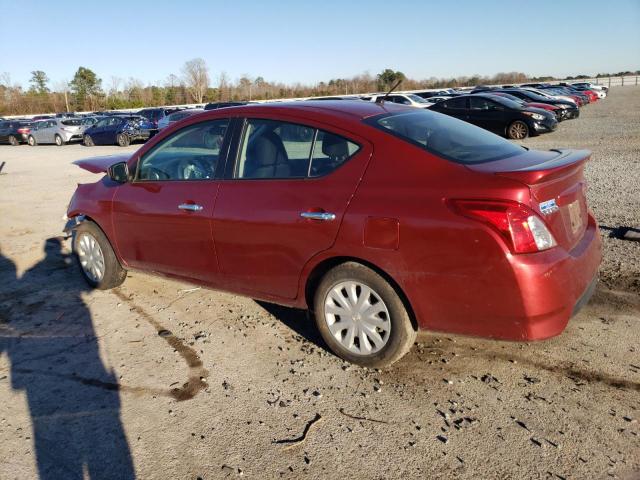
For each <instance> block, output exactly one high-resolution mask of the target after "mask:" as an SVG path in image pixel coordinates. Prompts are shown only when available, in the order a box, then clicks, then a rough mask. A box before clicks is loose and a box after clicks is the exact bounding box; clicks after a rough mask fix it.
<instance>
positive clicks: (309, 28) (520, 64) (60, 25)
mask: <svg viewBox="0 0 640 480" xmlns="http://www.w3.org/2000/svg"><path fill="white" fill-rule="evenodd" d="M19 4H20V5H19V6H18V5H16V4H15V3H14V2H13V1H12V0H0V9H1V11H3V12H7V11H11V12H12V14H11V15H1V16H0V74H1V73H3V72H8V73H9V74H10V75H11V79H12V80H13V81H14V82H18V83H21V84H23V85H25V86H26V85H27V82H28V80H29V78H30V72H31V71H32V70H36V69H38V70H44V71H45V72H46V73H47V75H48V76H49V78H50V79H51V81H52V83H53V84H55V83H56V82H57V81H60V80H70V79H71V78H72V77H73V74H74V72H75V71H76V70H77V68H78V67H79V66H80V65H82V66H85V67H88V68H91V69H92V70H94V71H95V72H96V73H97V74H98V76H99V77H100V78H102V80H103V85H104V86H105V87H106V86H108V85H109V82H110V79H111V77H114V76H115V77H121V78H123V79H128V78H130V77H133V78H137V79H140V80H142V82H143V83H145V84H146V83H149V82H162V81H164V80H165V79H166V77H167V76H168V75H169V74H170V73H175V74H179V73H180V69H181V67H182V65H183V63H184V62H185V61H186V60H188V59H191V58H194V57H202V58H204V59H205V61H206V62H207V64H208V66H209V69H210V73H211V77H212V79H213V82H214V83H215V82H216V79H217V77H218V75H219V73H220V72H221V71H225V72H226V73H227V74H228V76H229V77H230V78H231V79H237V78H239V77H240V76H241V75H243V74H248V75H250V76H251V77H256V76H262V77H263V78H265V79H266V80H270V81H282V82H286V83H295V82H301V83H317V82H319V81H322V80H329V79H331V78H338V77H350V76H353V75H356V74H359V73H362V72H365V71H368V72H370V73H371V74H376V73H379V72H380V71H381V70H383V69H384V68H387V67H389V68H393V69H395V70H400V71H402V72H404V73H405V74H406V75H407V76H409V77H412V78H416V79H420V78H428V77H431V76H435V77H449V76H459V75H472V74H481V75H491V74H494V73H497V72H506V71H522V72H525V73H528V74H531V75H543V74H551V75H556V76H565V75H569V74H578V73H585V74H595V73H598V72H617V71H622V70H637V69H640V0H616V1H606V0H597V1H591V0H582V1H577V0H563V1H557V0H556V1H551V0H533V1H531V2H514V1H491V0H485V1H462V0H460V1H456V0H449V1H447V2H428V1H425V0H422V1H420V0H418V1H401V0H394V1H377V0H368V1H366V2H364V1H351V2H349V1H345V0H342V1H334V0H322V1H314V2H309V1H304V0H297V1H289V0H281V1H268V0H264V1H250V0H245V1H242V2H240V1H235V2H230V1H225V2H223V1H204V0H202V1H199V0H183V1H182V2H176V1H168V0H156V1H145V0H138V1H135V2H134V1H131V0H130V1H127V2H125V1H120V0H109V1H105V0H84V1H75V0H58V1H57V2H54V3H52V2H49V1H35V0H21V1H20V2H19Z"/></svg>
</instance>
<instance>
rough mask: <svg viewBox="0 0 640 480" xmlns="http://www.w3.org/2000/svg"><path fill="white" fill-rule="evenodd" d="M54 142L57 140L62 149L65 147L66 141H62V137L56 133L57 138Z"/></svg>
mask: <svg viewBox="0 0 640 480" xmlns="http://www.w3.org/2000/svg"><path fill="white" fill-rule="evenodd" d="M54 140H55V142H56V145H57V146H59V147H61V146H62V145H64V140H62V137H61V136H60V135H58V134H57V133H56V136H55V138H54Z"/></svg>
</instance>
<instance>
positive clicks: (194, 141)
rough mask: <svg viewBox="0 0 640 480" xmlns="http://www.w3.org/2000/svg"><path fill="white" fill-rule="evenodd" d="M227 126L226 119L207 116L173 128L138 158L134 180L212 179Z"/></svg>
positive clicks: (227, 121)
mask: <svg viewBox="0 0 640 480" xmlns="http://www.w3.org/2000/svg"><path fill="white" fill-rule="evenodd" d="M228 126H229V120H228V119H221V120H211V121H208V122H201V123H197V124H195V125H190V126H188V127H185V128H183V129H182V130H179V131H177V132H175V133H174V134H173V135H171V136H169V137H167V138H166V139H164V140H163V141H162V142H160V143H159V144H158V145H156V146H155V147H154V148H153V149H152V150H150V151H149V152H147V153H146V154H145V155H144V156H143V157H142V158H141V159H140V162H139V168H138V172H137V180H140V181H165V180H207V179H212V178H213V177H214V174H215V170H216V166H217V164H218V159H219V157H220V151H221V148H222V144H223V141H224V137H225V134H226V131H227V127H228Z"/></svg>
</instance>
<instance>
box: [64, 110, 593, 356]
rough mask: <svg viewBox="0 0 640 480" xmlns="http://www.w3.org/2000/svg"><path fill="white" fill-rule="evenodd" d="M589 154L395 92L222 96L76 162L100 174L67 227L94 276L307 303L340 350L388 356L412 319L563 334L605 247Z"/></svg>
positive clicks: (103, 283) (403, 348)
mask: <svg viewBox="0 0 640 480" xmlns="http://www.w3.org/2000/svg"><path fill="white" fill-rule="evenodd" d="M589 155H590V154H589V152H587V151H572V150H551V151H532V150H527V149H525V148H523V147H521V146H519V145H516V144H513V143H510V142H509V141H507V140H504V139H502V138H500V137H498V136H496V135H493V134H491V133H488V132H487V131H485V130H483V129H480V128H477V127H475V126H473V125H470V124H468V123H466V122H462V121H459V120H456V119H454V118H451V117H449V116H445V115H441V114H438V113H436V112H430V111H428V110H423V109H411V108H407V107H403V106H400V105H395V104H390V103H382V104H380V103H378V104H376V103H372V102H362V101H315V102H314V101H308V102H292V103H282V104H264V105H251V106H244V107H236V108H228V109H221V110H215V111H211V112H206V113H203V114H199V115H194V116H192V117H189V118H187V119H185V120H183V121H181V122H178V123H176V124H175V125H174V126H172V127H170V128H167V129H166V130H165V131H163V132H162V133H160V134H159V135H157V136H156V137H154V138H153V139H152V140H151V141H149V142H148V143H147V144H146V145H144V146H143V147H142V148H141V149H140V150H138V151H137V152H135V153H134V154H133V155H131V156H130V157H128V158H127V157H120V158H119V159H118V158H117V157H102V158H95V159H87V160H81V161H79V162H77V163H78V164H79V165H80V166H81V167H83V168H86V169H88V170H90V171H93V172H96V173H99V172H106V173H107V175H105V176H104V177H103V178H101V179H100V180H99V181H98V182H96V183H91V184H83V185H79V186H78V189H77V190H76V192H75V194H74V195H73V198H72V200H71V203H70V205H69V209H68V212H67V215H68V217H69V219H70V221H69V224H68V225H67V230H68V231H71V230H73V233H74V235H73V237H74V242H73V244H74V251H75V252H76V255H77V258H78V261H79V264H80V266H81V271H82V273H83V275H84V277H85V278H86V280H87V281H88V282H89V284H90V285H92V286H93V287H95V288H100V289H108V288H113V287H116V286H118V285H120V284H121V283H122V282H123V281H124V279H125V277H126V270H128V269H138V270H143V271H148V272H155V273H159V274H163V275H167V276H171V277H175V278H179V279H183V280H186V281H189V282H193V283H197V284H201V285H205V286H208V287H211V288H215V289H220V290H226V291H230V292H234V293H239V294H243V295H247V296H251V297H253V298H259V299H263V300H266V301H269V302H275V303H279V304H283V305H290V306H294V307H301V308H308V309H310V310H312V311H313V312H314V314H315V319H316V324H317V327H318V329H319V331H320V332H321V334H322V336H323V338H324V340H325V341H326V343H327V344H328V346H329V347H330V348H331V349H332V350H333V351H334V352H335V353H336V354H337V355H339V356H341V357H343V358H345V359H347V360H349V361H352V362H354V363H358V364H360V365H365V366H370V367H372V366H376V367H379V366H384V365H388V364H390V363H392V362H394V361H396V360H398V359H399V358H401V357H402V356H403V355H404V354H405V353H406V352H407V351H408V350H409V349H410V347H411V345H412V344H413V342H414V339H415V335H416V331H417V330H418V329H427V330H440V331H447V332H456V333H462V334H469V335H479V336H488V337H494V338H501V339H509V340H533V339H543V338H547V337H551V336H554V335H558V334H559V333H561V332H562V331H563V329H564V328H565V326H566V325H567V322H568V321H569V318H570V317H571V316H572V315H573V314H574V313H575V312H576V310H577V309H578V308H579V307H580V306H581V305H582V304H584V303H585V302H586V301H587V300H588V298H589V296H590V295H591V293H592V292H593V289H594V286H595V278H596V274H597V270H598V266H599V264H600V260H601V254H600V240H599V235H598V227H597V224H596V220H595V218H594V216H593V214H592V213H591V212H590V211H589V210H588V208H587V203H586V199H585V180H584V177H583V167H584V164H585V162H586V161H587V159H588V158H589Z"/></svg>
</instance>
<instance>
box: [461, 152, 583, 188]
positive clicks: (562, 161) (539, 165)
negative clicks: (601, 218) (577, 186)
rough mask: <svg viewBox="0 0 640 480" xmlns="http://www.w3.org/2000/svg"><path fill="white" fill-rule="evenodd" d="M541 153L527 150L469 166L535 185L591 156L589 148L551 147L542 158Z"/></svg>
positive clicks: (560, 173)
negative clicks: (520, 154)
mask: <svg viewBox="0 0 640 480" xmlns="http://www.w3.org/2000/svg"><path fill="white" fill-rule="evenodd" d="M541 153H543V152H531V153H530V152H527V153H526V154H524V155H522V156H520V157H511V158H509V159H505V160H498V161H496V162H488V163H484V164H479V165H473V166H470V167H471V168H472V169H473V170H475V171H480V172H486V173H494V174H495V175H499V176H501V177H507V178H511V179H514V180H518V181H520V182H522V183H526V184H527V185H536V184H539V183H543V182H548V181H550V180H554V179H556V178H559V177H563V176H565V175H567V174H569V173H571V172H572V171H575V170H577V169H578V168H582V166H583V165H584V164H585V163H586V162H587V161H588V160H589V159H590V158H591V152H590V151H589V150H569V149H553V150H550V151H549V152H544V153H545V154H546V155H545V157H547V158H544V157H543V158H542V160H541V157H540V154H541ZM518 164H520V165H518ZM514 167H515V168H514Z"/></svg>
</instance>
